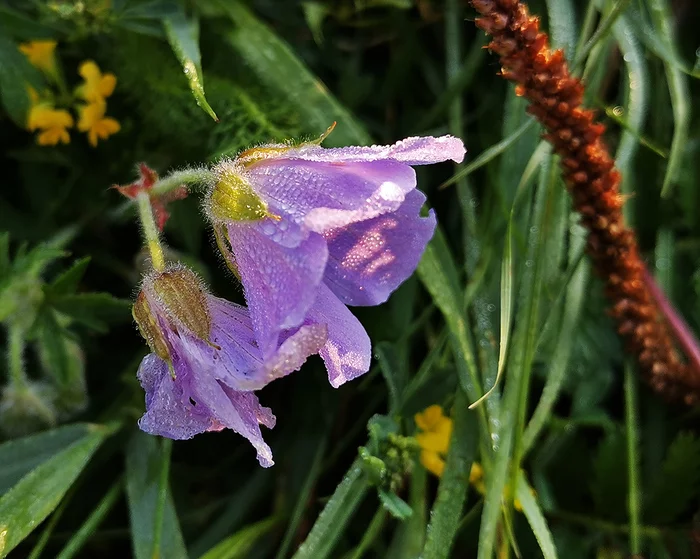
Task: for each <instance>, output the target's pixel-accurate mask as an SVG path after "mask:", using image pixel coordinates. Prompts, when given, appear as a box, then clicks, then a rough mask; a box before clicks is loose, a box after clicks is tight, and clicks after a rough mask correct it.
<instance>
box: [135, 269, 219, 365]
mask: <svg viewBox="0 0 700 559" xmlns="http://www.w3.org/2000/svg"><path fill="white" fill-rule="evenodd" d="M132 314H133V316H134V320H136V323H137V324H138V326H139V329H140V331H141V335H142V336H143V337H144V339H145V340H146V341H147V342H148V345H149V346H150V347H151V349H152V350H153V352H154V353H155V354H156V355H158V357H160V358H161V359H163V360H165V361H169V360H170V352H169V351H168V343H167V341H166V335H165V332H164V325H163V324H162V322H161V321H165V322H166V324H167V326H169V327H170V328H171V329H173V330H178V329H179V328H180V329H184V330H187V331H189V333H191V334H192V335H194V336H196V337H197V338H199V339H201V340H205V341H207V342H208V341H209V333H210V331H211V316H210V314H209V306H208V304H207V299H206V294H205V292H204V289H203V288H202V286H201V284H200V282H199V280H198V279H197V276H196V275H195V274H194V272H192V270H190V269H188V268H174V269H170V270H166V271H164V272H160V273H157V274H155V275H152V276H149V277H148V278H146V280H145V281H144V286H143V289H142V291H141V293H139V296H138V297H137V299H136V303H135V304H134V308H133V313H132ZM159 318H160V320H159Z"/></svg>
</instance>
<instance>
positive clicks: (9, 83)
mask: <svg viewBox="0 0 700 559" xmlns="http://www.w3.org/2000/svg"><path fill="white" fill-rule="evenodd" d="M39 83H41V77H40V75H39V74H38V72H37V70H36V69H35V68H33V67H32V66H31V65H30V64H29V62H28V61H27V59H26V58H25V56H24V55H23V54H22V53H21V52H20V51H19V49H18V48H17V45H16V44H15V43H14V42H13V41H11V40H10V39H8V38H7V36H5V35H4V33H3V29H2V28H1V27H0V101H2V106H3V108H4V109H5V111H6V112H7V115H8V116H9V117H10V118H11V119H12V120H13V121H14V123H15V124H16V125H17V126H19V127H20V128H24V127H25V126H26V124H27V114H28V111H29V103H30V102H29V92H28V90H27V86H28V85H34V86H36V85H37V84H39Z"/></svg>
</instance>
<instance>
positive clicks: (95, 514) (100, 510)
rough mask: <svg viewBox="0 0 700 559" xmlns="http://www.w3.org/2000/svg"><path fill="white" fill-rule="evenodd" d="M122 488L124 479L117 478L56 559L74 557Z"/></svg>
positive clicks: (109, 508)
mask: <svg viewBox="0 0 700 559" xmlns="http://www.w3.org/2000/svg"><path fill="white" fill-rule="evenodd" d="M123 489H124V480H122V479H120V480H118V481H117V482H116V483H115V484H114V485H112V487H111V488H110V489H109V491H108V492H107V494H106V495H105V496H104V497H102V500H101V501H100V502H99V504H98V505H97V507H96V508H95V510H93V511H92V513H91V514H90V516H89V517H88V518H87V520H86V521H85V522H84V523H83V525H82V526H81V527H80V529H79V530H78V531H77V532H76V533H75V534H74V535H73V537H72V538H71V539H70V540H69V541H68V543H67V544H66V545H65V547H64V548H63V549H62V550H61V552H60V553H59V554H58V555H57V556H56V559H70V558H71V557H74V556H75V555H76V554H77V553H78V552H79V551H80V550H81V549H82V548H83V546H84V545H85V543H86V542H87V541H88V539H90V537H91V536H92V535H93V534H94V533H95V530H96V529H97V527H98V526H99V525H100V524H101V523H102V521H103V520H104V518H105V517H106V516H107V514H108V513H109V511H110V510H112V507H114V505H115V504H116V502H117V500H118V499H119V496H120V495H121V493H122V490H123Z"/></svg>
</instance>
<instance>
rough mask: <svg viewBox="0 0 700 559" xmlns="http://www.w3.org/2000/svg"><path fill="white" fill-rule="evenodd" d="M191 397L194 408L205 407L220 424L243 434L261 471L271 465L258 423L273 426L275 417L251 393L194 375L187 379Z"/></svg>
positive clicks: (200, 375) (268, 452)
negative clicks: (255, 456) (254, 453)
mask: <svg viewBox="0 0 700 559" xmlns="http://www.w3.org/2000/svg"><path fill="white" fill-rule="evenodd" d="M189 387H190V390H191V398H192V399H193V400H194V402H196V404H197V406H200V405H204V406H205V407H206V408H208V409H209V410H211V413H212V415H213V417H214V418H215V419H216V420H217V422H218V423H220V424H221V425H223V426H225V427H228V428H229V429H231V430H233V431H235V432H236V433H238V434H240V435H243V436H244V437H245V438H246V439H248V440H249V441H250V443H251V444H252V445H253V447H254V448H255V450H256V451H257V453H258V462H260V465H261V466H263V467H264V468H268V467H269V466H272V465H273V464H274V462H273V460H272V451H271V450H270V447H269V446H267V444H265V441H264V440H263V437H262V433H261V432H260V425H259V423H263V424H265V425H267V426H268V427H274V416H273V415H272V412H271V411H270V410H269V409H268V408H263V407H262V406H261V405H260V403H259V402H258V398H257V396H256V395H255V394H253V393H252V392H236V391H235V390H232V389H231V388H229V387H228V386H226V385H224V384H221V383H219V381H217V380H216V379H214V378H213V377H211V376H209V375H206V374H195V375H192V378H191V379H189Z"/></svg>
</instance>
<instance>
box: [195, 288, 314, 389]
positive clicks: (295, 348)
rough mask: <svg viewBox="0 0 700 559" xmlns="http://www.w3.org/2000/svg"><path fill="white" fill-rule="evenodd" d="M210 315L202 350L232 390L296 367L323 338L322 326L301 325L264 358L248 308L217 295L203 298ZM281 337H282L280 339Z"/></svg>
mask: <svg viewBox="0 0 700 559" xmlns="http://www.w3.org/2000/svg"><path fill="white" fill-rule="evenodd" d="M207 300H208V304H209V309H210V312H211V318H212V328H211V337H210V339H211V342H212V344H214V345H216V346H218V348H220V349H217V348H215V347H212V346H211V345H204V344H200V345H204V348H203V351H205V352H206V353H208V354H209V355H211V357H210V359H211V361H213V362H215V363H216V364H217V367H216V369H215V370H214V373H213V374H214V375H215V376H216V378H218V379H219V380H221V381H222V382H223V383H224V384H226V385H227V386H229V387H230V388H232V389H234V390H239V391H241V390H246V391H247V390H259V389H261V388H262V387H263V386H265V385H267V384H268V383H270V382H271V381H272V380H274V379H276V378H280V377H283V376H285V375H288V374H289V373H291V372H293V371H296V370H298V369H299V368H301V366H302V365H303V364H304V362H305V361H306V358H307V357H308V356H309V355H313V354H315V353H318V352H319V350H320V349H321V347H322V346H323V344H324V343H325V341H326V331H327V330H326V326H325V325H322V324H310V325H304V326H301V327H300V328H299V329H297V330H296V331H295V332H293V333H292V334H291V335H287V332H283V333H282V337H284V338H285V339H284V341H282V343H280V344H279V347H278V348H277V350H276V351H275V352H274V353H273V354H272V355H271V356H270V357H268V358H267V359H263V357H262V353H261V351H260V349H259V348H258V345H257V343H256V341H255V333H254V331H253V325H252V322H251V320H250V315H249V313H248V310H247V309H246V308H244V307H241V306H240V305H236V304H234V303H230V302H228V301H226V300H224V299H219V298H218V297H213V296H209V297H208V298H207ZM280 339H282V338H280Z"/></svg>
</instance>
